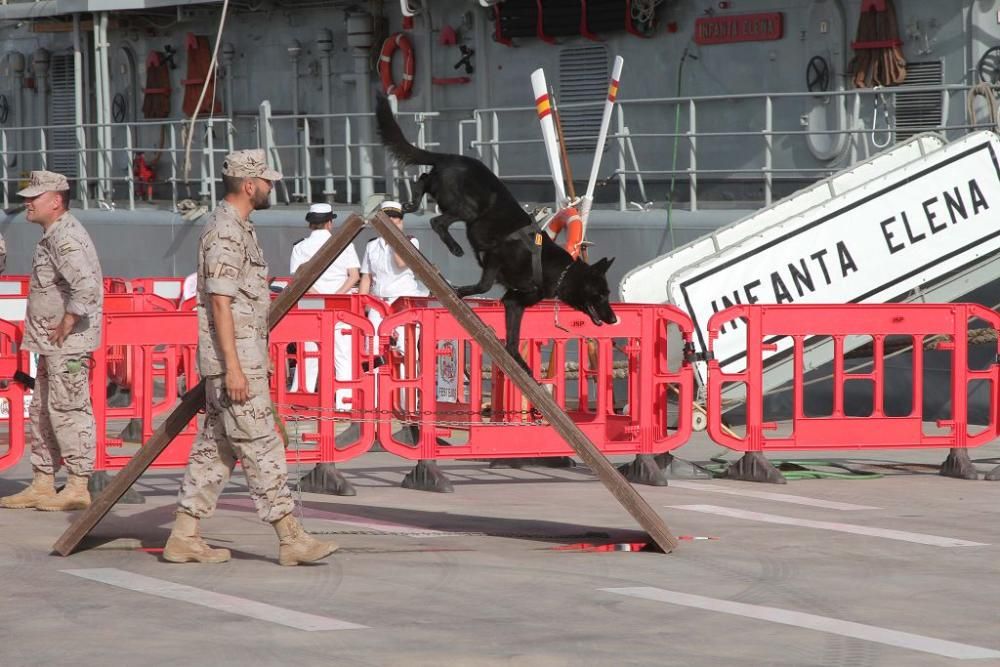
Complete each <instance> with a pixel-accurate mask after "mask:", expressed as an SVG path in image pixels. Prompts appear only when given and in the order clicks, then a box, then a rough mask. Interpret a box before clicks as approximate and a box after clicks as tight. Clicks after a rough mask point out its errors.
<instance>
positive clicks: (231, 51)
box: [222, 42, 236, 117]
mask: <svg viewBox="0 0 1000 667" xmlns="http://www.w3.org/2000/svg"><path fill="white" fill-rule="evenodd" d="M235 58H236V47H234V46H233V45H232V44H230V43H229V42H226V43H225V44H223V45H222V66H223V68H224V69H225V71H226V86H225V88H224V92H223V95H224V96H225V99H223V100H222V103H223V105H224V106H225V113H227V114H228V115H229V116H230V117H232V115H233V60H235Z"/></svg>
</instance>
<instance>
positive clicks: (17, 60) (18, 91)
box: [2, 51, 25, 167]
mask: <svg viewBox="0 0 1000 667" xmlns="http://www.w3.org/2000/svg"><path fill="white" fill-rule="evenodd" d="M7 64H8V66H9V67H10V71H11V74H12V76H13V77H14V116H15V118H16V119H17V125H16V127H21V126H24V125H25V123H24V106H23V102H24V54H23V53H21V52H20V51H11V52H10V53H8V54H7ZM22 136H23V132H17V133H16V134H15V135H14V138H13V140H12V141H11V142H10V143H11V144H12V146H8V147H5V148H4V154H3V156H2V159H3V160H4V164H7V150H8V149H9V150H11V151H12V152H13V153H14V164H12V165H10V166H12V167H13V166H14V165H16V164H17V160H18V157H19V156H20V155H22V153H21V152H20V151H22V150H24V143H25V142H24V139H23V138H22ZM21 165H22V166H23V165H24V163H23V161H22V163H21Z"/></svg>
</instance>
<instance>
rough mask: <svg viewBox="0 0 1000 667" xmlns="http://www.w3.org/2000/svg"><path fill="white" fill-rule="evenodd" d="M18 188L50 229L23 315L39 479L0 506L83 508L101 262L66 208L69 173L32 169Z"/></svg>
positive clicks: (89, 468) (34, 264)
mask: <svg viewBox="0 0 1000 667" xmlns="http://www.w3.org/2000/svg"><path fill="white" fill-rule="evenodd" d="M18 194H19V195H20V196H22V197H24V198H25V202H26V209H27V218H28V221H29V222H34V223H36V224H38V225H41V227H42V229H43V230H44V232H43V234H42V238H41V239H40V240H39V241H38V244H37V245H36V246H35V255H34V257H33V258H32V260H31V282H30V284H29V287H28V308H27V313H26V315H25V323H24V324H25V326H24V347H25V348H26V349H28V350H31V351H32V352H35V353H37V354H38V355H39V357H38V377H37V378H35V393H34V397H33V399H32V401H31V409H30V413H29V414H30V418H31V427H30V431H29V434H30V440H31V467H32V470H33V471H34V479H33V481H32V483H31V485H30V486H29V487H28V488H27V489H25V490H24V491H22V492H21V493H18V494H15V495H13V496H7V497H6V498H2V499H0V506H2V507H7V508H12V509H25V508H30V507H34V508H37V509H40V510H47V511H55V510H74V509H83V508H85V507H89V506H90V493H89V492H88V491H87V480H88V479H89V478H90V475H91V473H92V472H93V470H94V455H95V450H96V433H95V428H94V411H93V406H92V403H91V399H90V368H91V366H92V361H93V359H92V357H91V355H90V353H91V352H93V351H94V350H95V349H96V348H97V346H98V344H99V343H100V340H101V316H102V309H103V306H104V287H103V278H102V276H101V264H100V261H99V260H98V258H97V251H96V250H94V244H93V242H92V241H91V240H90V235H89V234H87V230H85V229H84V228H83V225H81V224H80V221H79V220H77V219H76V218H75V217H73V214H71V213H70V212H69V211H67V210H66V209H67V207H68V205H69V183H67V182H66V177H65V176H63V175H62V174H56V173H53V172H51V171H33V172H31V183H30V185H29V186H28V187H27V188H25V189H24V190H21V191H20V192H18ZM102 391H103V389H102ZM63 461H65V463H66V468H67V469H68V471H69V478H68V480H67V482H66V486H65V487H64V488H63V490H62V491H60V492H59V493H58V494H56V493H55V488H54V477H55V473H56V472H57V471H58V469H59V466H60V464H61V463H62V462H63Z"/></svg>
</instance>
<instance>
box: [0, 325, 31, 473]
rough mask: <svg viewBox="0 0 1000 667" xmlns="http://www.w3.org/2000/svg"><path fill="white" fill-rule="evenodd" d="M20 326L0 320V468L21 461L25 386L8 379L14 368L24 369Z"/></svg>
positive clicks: (26, 365) (26, 369) (26, 359)
mask: <svg viewBox="0 0 1000 667" xmlns="http://www.w3.org/2000/svg"><path fill="white" fill-rule="evenodd" d="M21 335H22V334H21V328H20V327H19V326H18V325H17V324H15V323H13V322H7V321H6V320H0V378H2V379H0V399H2V400H5V401H6V406H5V407H6V410H7V415H8V416H7V450H6V451H5V452H3V453H0V470H6V469H7V468H10V467H12V466H14V465H16V464H17V462H18V461H19V460H21V456H22V455H23V454H24V449H25V428H24V393H25V389H24V387H22V386H21V385H20V384H19V383H17V382H15V381H14V380H13V379H12V378H13V377H14V373H15V372H16V371H22V372H25V373H26V372H28V352H27V350H23V349H21Z"/></svg>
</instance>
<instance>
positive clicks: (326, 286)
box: [289, 204, 360, 410]
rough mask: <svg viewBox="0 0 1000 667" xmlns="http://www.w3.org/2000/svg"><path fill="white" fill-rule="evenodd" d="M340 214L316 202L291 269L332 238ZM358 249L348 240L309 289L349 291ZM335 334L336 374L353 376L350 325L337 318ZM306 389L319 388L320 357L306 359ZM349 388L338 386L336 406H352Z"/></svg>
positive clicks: (355, 272)
mask: <svg viewBox="0 0 1000 667" xmlns="http://www.w3.org/2000/svg"><path fill="white" fill-rule="evenodd" d="M336 217H337V215H336V214H335V213H334V212H333V207H331V206H330V205H329V204H313V205H312V206H310V207H309V213H307V214H306V222H308V223H309V229H310V230H311V231H310V232H309V236H307V237H305V238H304V239H301V240H299V241H297V242H296V243H295V245H293V246H292V256H291V261H290V262H289V270H290V271H291V272H292V273H295V271H296V270H297V269H298V268H299V267H300V266H302V265H303V264H305V263H306V262H308V261H309V260H310V259H312V257H313V255H315V254H316V252H317V251H318V250H319V249H320V248H321V247H322V246H323V244H324V243H326V242H327V240H329V238H330V236H331V230H332V229H333V220H334V218H336ZM359 267H360V263H359V262H358V253H357V252H355V250H354V246H353V245H352V244H348V246H347V247H346V248H344V251H343V252H342V253H340V255H338V256H337V259H335V260H334V261H333V264H331V265H330V267H329V268H328V269H327V270H326V271H324V272H323V275H321V276H320V277H319V279H318V280H316V282H315V284H313V286H312V287H311V288H310V289H309V293H310V294H347V293H349V292H351V291H352V290H353V289H354V288H355V286H356V285H357V284H358V268H359ZM334 329H335V335H334V341H333V360H334V377H335V378H336V379H337V380H350V379H352V371H351V336H350V335H349V332H350V327H348V326H347V325H346V324H344V323H343V322H338V323H337V325H336V326H335V327H334ZM305 350H306V351H312V352H316V351H318V350H319V346H317V345H316V343H315V342H312V341H308V342H306V344H305ZM305 366H306V390H307V391H309V392H314V391H316V381H317V379H318V376H319V359H316V358H308V359H306V363H305ZM298 381H299V376H298V373H296V374H295V378H294V380H293V381H292V387H291V391H298ZM350 396H351V390H350V389H337V392H336V406H335V407H336V409H337V410H350Z"/></svg>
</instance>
